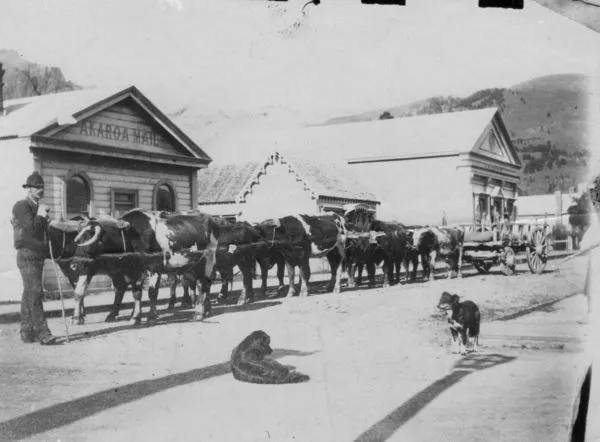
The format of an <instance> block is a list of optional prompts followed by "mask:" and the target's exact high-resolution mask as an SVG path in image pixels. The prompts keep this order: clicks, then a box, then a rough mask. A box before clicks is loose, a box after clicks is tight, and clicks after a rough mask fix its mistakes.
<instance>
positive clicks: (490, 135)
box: [473, 125, 519, 165]
mask: <svg viewBox="0 0 600 442" xmlns="http://www.w3.org/2000/svg"><path fill="white" fill-rule="evenodd" d="M473 152H476V153H478V154H480V155H483V156H486V157H489V158H493V159H495V160H497V161H501V162H503V163H508V164H513V165H519V161H518V159H517V158H516V157H515V154H514V153H513V152H511V149H510V148H509V142H507V141H506V140H504V139H503V137H501V136H500V135H499V133H498V132H497V131H496V130H495V129H494V127H493V125H490V126H489V128H488V130H486V131H485V132H484V134H483V135H482V137H481V138H480V140H479V143H478V144H477V145H476V146H475V148H474V149H473Z"/></svg>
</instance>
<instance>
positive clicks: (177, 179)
mask: <svg viewBox="0 0 600 442" xmlns="http://www.w3.org/2000/svg"><path fill="white" fill-rule="evenodd" d="M4 107H5V109H6V114H5V115H3V116H0V155H2V157H3V158H5V161H2V162H0V174H1V176H2V177H3V184H5V185H3V189H2V192H1V193H0V200H1V202H2V207H3V208H4V209H3V210H4V216H3V217H2V218H3V220H4V223H8V220H9V219H10V213H11V212H10V211H11V208H12V206H13V204H14V203H15V202H16V201H17V200H18V199H20V198H23V197H24V192H23V189H22V188H21V185H22V183H23V182H24V179H25V178H26V177H27V176H28V175H29V174H30V173H31V172H32V171H33V170H37V171H38V172H40V174H41V175H42V177H43V178H44V181H45V184H46V189H45V196H44V198H43V200H42V201H41V202H42V203H44V204H46V205H48V206H49V207H50V209H51V216H52V217H53V218H55V219H60V218H71V217H73V216H75V215H82V214H83V215H86V216H99V215H111V216H115V217H117V216H119V215H121V214H122V213H124V212H126V211H127V210H130V209H132V208H135V207H141V208H146V209H153V210H189V209H194V208H195V207H196V199H197V195H198V193H197V192H198V191H197V181H198V170H199V169H202V168H204V167H206V166H207V165H208V164H209V163H210V161H211V159H210V157H209V156H208V155H207V154H206V153H205V152H204V151H203V150H202V149H201V148H200V147H199V146H197V145H196V144H195V143H194V142H193V141H192V140H191V139H190V138H189V137H188V136H187V135H185V134H184V133H183V132H182V131H181V130H180V129H179V128H177V126H175V124H173V123H172V122H171V121H170V120H169V118H168V117H166V116H165V115H164V114H163V113H162V112H161V111H160V110H159V109H158V108H156V106H154V105H153V104H152V103H151V102H150V100H148V99H147V98H146V97H145V96H144V95H143V94H142V93H141V92H140V91H139V90H138V89H137V88H135V87H133V86H132V87H129V88H127V89H124V90H121V91H118V92H116V93H103V92H101V91H95V90H92V91H76V92H67V93H60V94H52V95H45V96H40V97H31V98H23V99H17V100H9V101H6V102H5V104H4ZM2 227H3V229H2V236H1V237H0V241H1V245H2V252H1V253H2V257H1V259H0V271H2V270H3V269H6V270H8V269H13V268H15V264H14V258H13V257H14V249H13V247H12V230H11V227H10V224H7V225H3V226H2ZM46 274H47V275H52V271H51V269H50V268H48V271H47V272H46ZM50 285H52V284H50ZM63 286H65V285H64V284H63Z"/></svg>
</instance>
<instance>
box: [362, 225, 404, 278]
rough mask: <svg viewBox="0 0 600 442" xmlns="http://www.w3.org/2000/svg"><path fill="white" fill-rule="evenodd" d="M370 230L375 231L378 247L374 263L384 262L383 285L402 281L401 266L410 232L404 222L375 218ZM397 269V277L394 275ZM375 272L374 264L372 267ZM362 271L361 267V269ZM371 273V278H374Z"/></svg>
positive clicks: (373, 258)
mask: <svg viewBox="0 0 600 442" xmlns="http://www.w3.org/2000/svg"><path fill="white" fill-rule="evenodd" d="M370 230H371V231H372V232H376V233H375V235H376V236H375V237H376V242H377V247H376V248H375V250H374V251H373V253H372V258H371V259H372V261H373V264H374V265H379V264H380V263H382V262H383V286H384V287H388V286H389V285H390V284H395V283H399V282H400V268H401V266H402V263H403V262H404V261H405V259H406V255H407V250H408V244H409V232H408V230H407V229H406V227H405V226H404V225H403V224H400V223H391V222H385V221H379V220H374V221H373V222H372V223H371V226H370ZM394 270H395V277H394ZM372 271H373V272H374V266H373V267H372ZM359 273H360V269H359ZM372 277H373V276H371V274H370V275H369V278H372Z"/></svg>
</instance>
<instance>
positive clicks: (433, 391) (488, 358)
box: [354, 354, 516, 442]
mask: <svg viewBox="0 0 600 442" xmlns="http://www.w3.org/2000/svg"><path fill="white" fill-rule="evenodd" d="M514 359H516V358H515V357H512V356H505V355H501V354H478V355H475V354H471V355H469V356H467V357H465V358H462V359H460V360H459V361H458V362H457V363H456V364H455V365H454V367H453V369H452V372H450V373H449V374H448V375H446V376H444V377H443V378H441V379H439V380H437V381H435V382H434V383H433V384H431V385H429V386H428V387H427V388H425V389H424V390H421V391H419V392H418V393H417V394H415V395H414V396H413V397H411V398H410V399H409V400H407V401H406V402H404V403H403V404H402V405H400V406H399V407H398V408H396V409H395V410H394V411H392V412H391V413H390V414H388V415H387V416H385V417H384V418H383V419H381V420H380V421H378V422H376V423H375V424H373V425H372V426H371V427H370V428H369V429H368V430H366V431H365V432H364V433H362V434H361V435H360V436H358V437H357V438H356V439H355V440H354V442H370V441H374V440H376V441H381V442H382V441H385V440H388V439H389V438H390V437H392V435H393V434H394V433H395V432H396V431H397V430H398V429H399V428H400V427H402V426H403V425H404V424H406V423H407V422H408V421H409V420H411V419H412V418H413V417H415V416H416V415H417V413H419V412H420V411H421V410H422V409H423V408H425V407H426V406H427V404H429V403H430V402H432V401H433V400H434V399H435V398H436V397H437V396H439V395H440V394H441V393H443V392H444V391H446V390H447V389H448V388H450V387H452V386H453V385H454V384H456V383H458V382H459V381H460V380H462V379H463V378H465V377H466V376H468V375H469V374H471V373H475V372H478V371H482V370H486V369H488V368H492V367H496V366H498V365H501V364H506V363H507V362H511V361H513V360H514Z"/></svg>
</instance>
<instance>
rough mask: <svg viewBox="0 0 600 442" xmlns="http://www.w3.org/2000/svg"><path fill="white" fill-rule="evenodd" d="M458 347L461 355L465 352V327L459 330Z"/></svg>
mask: <svg viewBox="0 0 600 442" xmlns="http://www.w3.org/2000/svg"><path fill="white" fill-rule="evenodd" d="M459 349H460V354H461V355H464V354H467V330H466V329H465V328H462V329H461V330H460V341H459Z"/></svg>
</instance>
